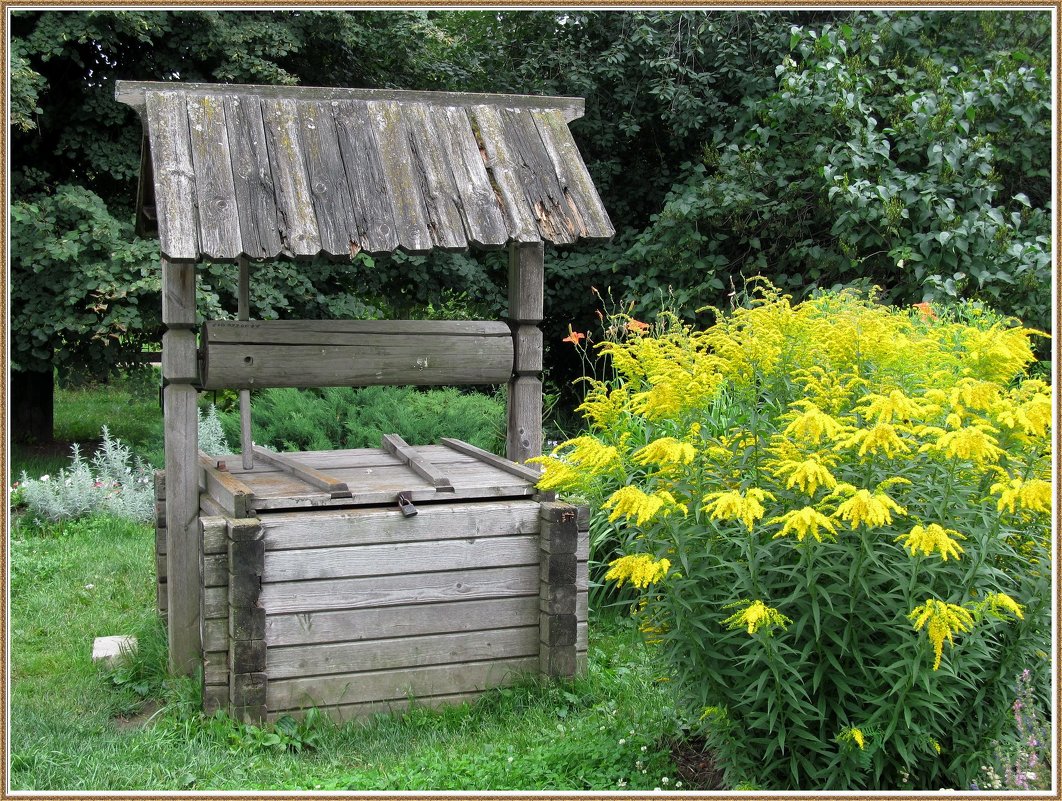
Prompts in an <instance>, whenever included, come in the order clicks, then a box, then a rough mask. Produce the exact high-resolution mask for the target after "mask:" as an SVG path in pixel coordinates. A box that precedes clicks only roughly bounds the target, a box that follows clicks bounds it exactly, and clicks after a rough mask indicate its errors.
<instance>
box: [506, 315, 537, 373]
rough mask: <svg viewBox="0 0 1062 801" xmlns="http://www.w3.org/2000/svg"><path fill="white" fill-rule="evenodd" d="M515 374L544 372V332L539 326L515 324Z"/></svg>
mask: <svg viewBox="0 0 1062 801" xmlns="http://www.w3.org/2000/svg"><path fill="white" fill-rule="evenodd" d="M513 372H514V373H517V374H527V373H541V372H542V331H541V329H539V327H538V326H537V325H520V324H518V323H513Z"/></svg>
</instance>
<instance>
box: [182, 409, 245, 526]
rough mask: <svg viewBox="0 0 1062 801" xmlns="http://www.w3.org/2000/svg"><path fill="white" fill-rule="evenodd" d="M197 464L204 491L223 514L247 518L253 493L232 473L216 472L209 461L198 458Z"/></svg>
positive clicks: (215, 468)
mask: <svg viewBox="0 0 1062 801" xmlns="http://www.w3.org/2000/svg"><path fill="white" fill-rule="evenodd" d="M196 424H197V425H198V420H197V423H196ZM197 454H198V452H197ZM197 462H198V467H199V469H200V471H201V474H202V478H203V483H204V484H205V491H206V492H207V493H208V494H209V495H210V497H211V498H213V499H214V501H215V502H216V503H217V504H218V505H219V506H220V507H221V508H222V510H224V513H225V514H226V515H228V516H229V517H236V518H243V517H248V516H249V515H250V514H251V511H252V509H253V503H254V492H253V491H252V490H251V489H250V488H249V487H248V486H247V485H246V484H244V483H243V482H242V481H240V480H239V479H238V478H236V476H234V475H233V474H232V473H230V472H227V471H223V470H218V469H217V467H216V466H215V465H214V463H213V462H212V461H211V460H210V459H203V458H198V459H197Z"/></svg>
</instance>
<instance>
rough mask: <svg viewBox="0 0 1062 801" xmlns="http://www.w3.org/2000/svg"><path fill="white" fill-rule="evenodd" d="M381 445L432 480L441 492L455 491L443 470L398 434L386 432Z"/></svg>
mask: <svg viewBox="0 0 1062 801" xmlns="http://www.w3.org/2000/svg"><path fill="white" fill-rule="evenodd" d="M380 447H381V448H382V449H383V450H385V451H387V452H388V453H389V454H391V455H392V456H397V457H398V458H399V459H401V460H402V461H403V462H405V463H406V464H407V465H409V467H410V469H411V470H412V471H413V472H414V473H416V474H417V475H418V476H420V477H421V478H423V479H425V480H426V481H430V482H431V483H432V484H433V485H434V486H435V489H436V490H438V491H439V492H453V491H454V487H453V484H451V483H450V479H448V478H447V477H446V476H444V475H443V474H442V471H441V470H439V469H438V468H437V467H435V466H434V465H433V464H432V463H431V462H429V461H428V460H427V459H425V458H424V457H423V456H421V455H420V454H419V453H417V452H416V451H415V450H413V449H412V448H411V447H409V444H408V443H407V442H406V441H405V440H404V439H402V438H401V437H400V436H398V434H384V435H383V437H382V438H381V441H380Z"/></svg>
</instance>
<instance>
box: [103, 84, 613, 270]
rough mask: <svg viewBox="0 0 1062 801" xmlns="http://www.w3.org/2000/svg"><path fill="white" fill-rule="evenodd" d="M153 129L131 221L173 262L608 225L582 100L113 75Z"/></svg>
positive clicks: (598, 231) (456, 246) (424, 246)
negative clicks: (593, 173)
mask: <svg viewBox="0 0 1062 801" xmlns="http://www.w3.org/2000/svg"><path fill="white" fill-rule="evenodd" d="M115 96H116V98H117V99H118V100H119V101H121V102H123V103H127V104H128V105H131V106H133V107H134V108H136V109H137V111H138V112H139V113H140V115H141V119H142V121H143V123H144V129H145V148H144V155H143V161H142V167H141V182H140V198H139V202H138V209H139V211H138V226H139V228H140V230H142V231H145V232H150V231H151V229H152V228H154V227H155V226H157V232H158V236H159V240H160V246H161V250H162V253H163V254H164V255H165V256H167V257H168V258H171V259H182V260H183V259H199V258H203V257H205V258H210V259H223V260H228V259H236V258H238V257H241V256H246V257H249V258H252V259H267V258H273V257H277V256H281V255H286V256H314V255H317V254H319V253H324V254H328V255H331V256H337V257H341V256H349V255H351V254H352V253H356V252H358V251H361V250H364V251H366V252H370V253H383V252H391V251H394V250H396V249H399V248H401V249H402V250H405V251H407V252H411V253H423V252H426V251H429V250H432V249H434V248H440V249H445V250H464V249H466V248H467V247H468V246H470V245H475V246H478V247H486V248H491V247H501V246H503V245H505V244H506V243H508V242H510V241H516V242H538V241H547V242H553V243H555V244H568V243H571V242H574V241H576V240H577V239H580V238H586V239H608V238H609V237H611V236H612V235H613V234H614V233H615V230H614V229H613V227H612V223H611V222H610V221H609V218H608V214H607V213H606V212H605V209H604V207H603V206H602V204H601V199H600V197H599V196H598V194H597V191H596V190H595V189H594V186H593V183H592V181H591V180H590V175H589V173H588V172H587V170H586V166H585V164H584V163H583V160H582V157H581V156H580V154H579V150H578V148H577V147H576V145H575V142H574V140H573V139H572V136H571V132H570V131H569V130H568V122H570V121H571V120H573V119H576V118H578V117H580V116H582V112H583V101H582V100H581V99H579V98H553V97H533V96H526V95H486V94H455V93H447V92H407V91H398V90H365V89H335V88H311V87H289V86H251V85H230V84H191V83H170V82H165V83H148V82H129V81H119V82H118V84H117V87H116V91H115Z"/></svg>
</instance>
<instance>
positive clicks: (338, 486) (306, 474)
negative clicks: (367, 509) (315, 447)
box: [251, 445, 351, 498]
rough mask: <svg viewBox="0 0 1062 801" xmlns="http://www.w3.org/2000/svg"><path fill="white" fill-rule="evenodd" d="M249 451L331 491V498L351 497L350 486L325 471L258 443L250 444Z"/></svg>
mask: <svg viewBox="0 0 1062 801" xmlns="http://www.w3.org/2000/svg"><path fill="white" fill-rule="evenodd" d="M251 452H252V453H253V454H254V455H255V456H257V457H258V458H259V459H261V460H262V461H263V462H269V463H270V464H272V465H275V466H277V467H279V468H280V469H281V470H283V471H284V472H286V473H291V475H293V476H295V477H296V478H298V479H301V480H302V481H305V482H306V483H307V484H309V485H310V486H312V487H316V488H317V489H322V490H324V491H325V492H329V493H331V495H332V497H333V498H349V497H351V492H350V488H349V487H348V486H347V485H346V483H345V482H343V481H340V480H339V479H338V478H333V477H332V476H330V475H328V474H327V473H322V472H321V471H320V470H317V469H316V468H313V467H310V466H309V465H305V464H302V463H301V462H297V461H296V460H295V459H292V458H291V457H290V456H285V455H283V454H280V453H275V452H273V451H269V450H266V449H265V448H262V447H259V446H258V445H252V446H251Z"/></svg>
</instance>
